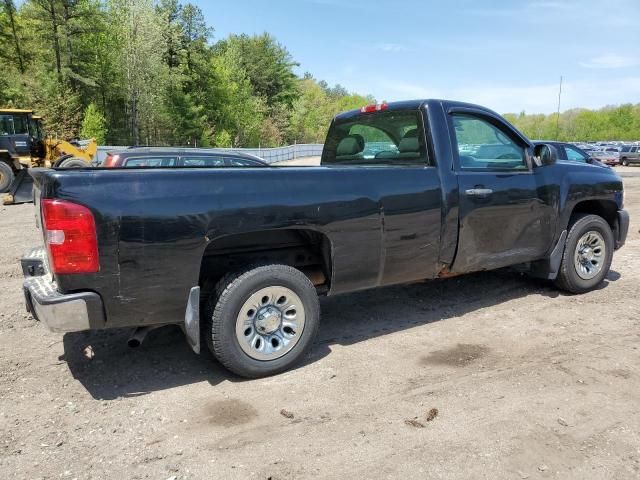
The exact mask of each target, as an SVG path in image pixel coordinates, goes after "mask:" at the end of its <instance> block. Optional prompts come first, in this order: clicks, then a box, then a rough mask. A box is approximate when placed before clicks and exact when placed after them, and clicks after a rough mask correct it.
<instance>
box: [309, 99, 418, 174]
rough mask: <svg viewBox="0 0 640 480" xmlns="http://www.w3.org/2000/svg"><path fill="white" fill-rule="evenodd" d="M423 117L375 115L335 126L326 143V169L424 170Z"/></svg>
mask: <svg viewBox="0 0 640 480" xmlns="http://www.w3.org/2000/svg"><path fill="white" fill-rule="evenodd" d="M421 132H422V124H421V121H420V113H419V112H417V111H399V112H384V111H382V112H376V113H366V114H362V115H358V116H356V117H354V118H350V119H347V120H343V121H339V122H335V123H334V124H333V125H332V127H331V130H330V131H329V135H328V136H327V141H326V143H325V150H324V153H323V157H322V164H323V165H369V166H414V165H416V166H417V165H419V166H425V165H427V154H426V148H425V144H424V138H423V135H421Z"/></svg>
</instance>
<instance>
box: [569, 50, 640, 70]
mask: <svg viewBox="0 0 640 480" xmlns="http://www.w3.org/2000/svg"><path fill="white" fill-rule="evenodd" d="M637 64H638V60H637V59H635V58H634V57H630V56H627V55H617V54H615V53H611V54H607V55H601V56H599V57H594V58H592V59H590V60H588V61H587V62H582V63H580V66H582V67H585V68H625V67H634V66H636V65H637Z"/></svg>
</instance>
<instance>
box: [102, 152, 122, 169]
mask: <svg viewBox="0 0 640 480" xmlns="http://www.w3.org/2000/svg"><path fill="white" fill-rule="evenodd" d="M118 160H120V155H112V154H110V153H109V154H107V158H105V159H104V162H103V163H102V166H103V167H107V168H111V167H115V166H116V164H117V163H118Z"/></svg>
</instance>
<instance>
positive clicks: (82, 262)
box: [42, 199, 100, 274]
mask: <svg viewBox="0 0 640 480" xmlns="http://www.w3.org/2000/svg"><path fill="white" fill-rule="evenodd" d="M42 220H43V224H44V229H45V241H46V244H47V250H48V252H49V263H50V266H51V270H52V271H53V273H56V274H67V273H94V272H97V271H99V270H100V262H99V259H98V239H97V237H96V224H95V221H94V219H93V214H92V213H91V211H90V210H89V209H88V208H87V207H84V206H82V205H78V204H76V203H72V202H67V201H65V200H52V199H43V200H42Z"/></svg>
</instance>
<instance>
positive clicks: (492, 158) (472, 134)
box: [452, 114, 528, 170]
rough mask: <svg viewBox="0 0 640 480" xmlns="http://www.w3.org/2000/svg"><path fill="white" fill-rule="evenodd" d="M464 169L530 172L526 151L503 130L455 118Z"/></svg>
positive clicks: (468, 117) (483, 122) (461, 116)
mask: <svg viewBox="0 0 640 480" xmlns="http://www.w3.org/2000/svg"><path fill="white" fill-rule="evenodd" d="M452 120H453V126H454V128H455V134H456V141H457V144H458V154H459V156H460V168H461V169H463V170H476V169H480V170H527V169H528V167H527V164H526V162H525V153H524V148H523V147H521V146H520V145H519V144H517V143H516V142H514V141H513V140H512V139H511V138H510V137H509V136H508V135H507V134H506V133H505V132H503V131H502V130H501V129H500V128H498V127H496V126H494V125H493V124H491V123H489V122H488V121H486V120H484V119H482V118H480V117H476V116H474V115H468V114H453V115H452Z"/></svg>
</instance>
